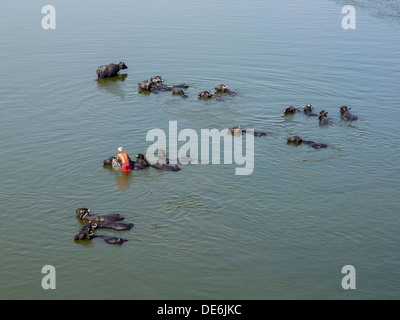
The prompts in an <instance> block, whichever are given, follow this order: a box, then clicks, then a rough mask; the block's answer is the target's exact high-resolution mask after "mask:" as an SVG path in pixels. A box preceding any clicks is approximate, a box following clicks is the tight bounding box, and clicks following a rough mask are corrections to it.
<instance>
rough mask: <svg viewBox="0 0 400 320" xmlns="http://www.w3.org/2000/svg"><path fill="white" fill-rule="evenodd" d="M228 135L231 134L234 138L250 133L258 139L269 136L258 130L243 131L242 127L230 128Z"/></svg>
mask: <svg viewBox="0 0 400 320" xmlns="http://www.w3.org/2000/svg"><path fill="white" fill-rule="evenodd" d="M228 133H230V134H232V135H234V136H237V135H242V134H243V133H250V134H253V135H254V136H256V137H262V136H266V135H267V134H266V133H265V132H262V131H257V130H247V129H243V128H242V127H241V126H235V127H232V128H229V129H228Z"/></svg>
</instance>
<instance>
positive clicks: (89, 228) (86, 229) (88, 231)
mask: <svg viewBox="0 0 400 320" xmlns="http://www.w3.org/2000/svg"><path fill="white" fill-rule="evenodd" d="M96 227H97V225H96V224H92V223H87V224H85V225H84V226H83V227H82V228H80V229H79V233H78V234H76V235H75V236H74V240H92V239H93V238H102V239H103V240H104V241H105V242H107V243H110V244H123V243H124V242H127V241H128V240H126V239H123V238H120V237H113V236H102V235H99V236H98V235H95V234H94V230H95V229H96Z"/></svg>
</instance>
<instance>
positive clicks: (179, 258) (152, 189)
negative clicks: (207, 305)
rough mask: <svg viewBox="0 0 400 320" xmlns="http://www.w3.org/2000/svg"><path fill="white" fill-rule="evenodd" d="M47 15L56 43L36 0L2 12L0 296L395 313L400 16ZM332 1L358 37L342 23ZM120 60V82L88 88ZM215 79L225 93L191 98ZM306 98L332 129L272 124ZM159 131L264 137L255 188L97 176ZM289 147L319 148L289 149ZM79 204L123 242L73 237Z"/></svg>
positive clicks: (139, 10)
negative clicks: (362, 304) (108, 219)
mask: <svg viewBox="0 0 400 320" xmlns="http://www.w3.org/2000/svg"><path fill="white" fill-rule="evenodd" d="M50 4H51V5H53V6H54V7H55V9H56V29H55V30H51V29H49V30H44V29H43V28H42V25H41V21H42V18H43V17H44V16H45V14H42V12H41V9H42V6H43V5H44V4H43V3H41V2H40V1H23V2H15V1H2V3H1V4H0V58H1V61H2V62H1V66H2V67H1V70H2V77H1V79H0V96H1V99H0V151H1V155H2V156H3V159H2V161H1V162H0V177H1V184H0V199H1V202H0V215H1V217H2V222H1V224H0V240H1V244H2V245H1V246H0V255H1V277H0V298H1V299H399V298H400V289H399V288H400V250H399V243H400V233H399V227H400V216H399V215H400V212H399V197H400V185H399V173H400V170H399V165H398V163H399V160H400V159H399V151H400V150H399V142H398V139H399V133H400V132H399V120H400V117H399V113H398V111H396V110H397V109H396V108H397V107H398V106H399V101H400V90H399V89H400V86H399V84H400V80H399V79H400V67H399V66H400V64H399V62H400V60H399V58H400V41H399V39H400V38H399V31H400V16H399V12H400V10H399V8H400V5H399V2H398V1H369V0H365V1H347V2H344V1H317V0H308V1H297V0H287V1H265V0H260V1H258V0H252V1H227V0H222V1H218V2H216V1H209V0H206V1H201V2H200V1H187V0H186V1H179V0H178V1H152V2H139V1H128V0H123V1H114V2H112V4H111V3H110V2H104V1H103V2H101V3H99V2H98V1H93V0H89V1H85V2H84V3H82V1H76V0H72V1H57V0H52V1H51V3H50ZM345 4H350V5H353V6H354V8H355V9H356V29H349V30H346V29H343V28H342V19H343V17H344V16H345V14H342V11H341V10H342V7H343V6H344V5H345ZM117 61H124V62H125V64H126V65H127V66H128V69H127V70H123V71H121V76H119V77H117V78H114V79H108V80H104V81H97V76H96V69H97V67H98V66H99V65H104V64H108V63H113V62H114V63H115V62H117ZM155 75H162V76H163V78H164V79H165V82H166V83H186V84H188V85H189V86H190V87H189V88H188V89H187V90H186V94H187V95H188V99H186V100H184V99H181V98H180V97H178V96H173V95H171V93H170V92H162V93H160V94H158V95H155V94H149V95H146V94H142V93H139V92H138V88H137V82H139V81H142V80H146V79H149V78H150V77H152V76H155ZM220 83H227V84H228V86H229V87H230V88H232V89H234V90H235V91H236V92H237V94H238V95H237V96H236V97H229V96H227V97H225V101H223V102H222V101H217V100H214V99H212V100H209V101H203V100H199V99H198V98H197V94H198V92H200V91H203V90H211V91H212V92H213V88H214V87H215V86H216V85H218V84H220ZM308 103H311V104H312V105H313V106H314V108H315V110H316V111H317V112H319V111H320V110H323V109H324V110H327V111H328V112H329V114H328V115H329V116H330V119H331V121H332V122H333V125H332V126H330V127H320V126H319V125H318V120H317V119H315V118H313V117H306V116H305V115H304V114H302V113H301V114H296V115H291V116H290V115H289V116H284V115H283V109H284V108H286V107H288V106H289V105H295V106H296V107H298V108H301V107H302V106H303V105H306V104H308ZM341 105H347V106H349V107H351V108H352V112H353V113H354V114H356V115H357V116H358V118H359V119H358V121H355V122H352V123H350V122H345V121H342V120H340V117H339V107H340V106H341ZM170 121H176V123H177V126H178V131H180V130H182V129H185V128H190V129H193V130H195V131H196V132H198V133H200V132H201V129H213V128H215V129H218V130H221V129H223V128H228V127H232V126H235V125H242V126H243V127H246V128H254V129H256V130H261V131H265V132H267V136H264V137H255V139H254V161H255V163H254V171H253V172H252V173H251V174H250V175H236V174H235V168H238V167H241V165H239V164H235V163H233V164H212V163H210V164H207V165H205V164H189V165H180V166H181V167H182V170H181V171H179V172H165V171H159V170H156V169H154V168H149V169H147V170H144V171H135V172H132V173H131V174H129V175H123V174H122V173H121V171H116V170H113V169H110V168H105V167H103V165H102V161H103V160H104V159H106V158H108V157H110V156H112V155H116V154H117V148H118V147H119V146H124V148H125V150H126V151H127V152H128V154H130V155H131V156H134V155H135V154H137V153H145V152H146V150H147V148H148V147H149V146H150V145H151V144H152V143H153V142H149V141H146V135H147V133H148V132H149V130H151V129H154V128H158V129H162V130H164V131H165V132H167V133H168V129H169V122H170ZM293 135H301V136H302V137H303V138H304V139H307V140H314V141H317V142H321V143H325V144H328V145H329V147H328V148H326V149H313V148H310V147H309V146H307V145H301V146H292V145H287V144H286V138H287V137H289V136H293ZM180 144H183V142H180ZM78 207H88V208H90V209H91V210H92V213H93V214H105V213H120V214H121V215H123V216H125V218H126V219H125V221H127V222H132V223H134V224H135V227H134V228H133V229H132V230H130V231H114V230H105V229H100V230H98V231H96V234H102V235H118V236H120V237H123V238H125V239H127V240H128V242H126V243H124V244H123V245H122V246H118V245H110V244H107V243H106V242H104V241H103V240H101V239H99V238H97V239H96V238H95V239H93V240H91V241H80V242H76V241H74V240H73V237H74V235H75V234H76V233H77V232H78V230H79V228H80V227H82V225H83V223H82V222H80V221H79V220H78V219H77V218H76V217H75V210H76V208H78ZM44 265H52V266H54V268H55V270H56V289H55V290H44V289H43V288H42V286H41V281H42V278H43V277H44V274H42V273H41V269H42V267H43V266H44ZM345 265H352V266H354V268H355V270H356V289H355V290H351V289H349V290H344V289H343V288H342V285H341V282H342V278H343V277H344V276H345V274H342V272H341V271H342V267H343V266H345Z"/></svg>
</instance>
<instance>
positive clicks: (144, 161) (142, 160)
mask: <svg viewBox="0 0 400 320" xmlns="http://www.w3.org/2000/svg"><path fill="white" fill-rule="evenodd" d="M136 162H137V163H138V164H140V165H141V166H143V167H150V163H149V162H148V161H147V159H146V157H145V155H144V154H142V153H138V154H137V155H136Z"/></svg>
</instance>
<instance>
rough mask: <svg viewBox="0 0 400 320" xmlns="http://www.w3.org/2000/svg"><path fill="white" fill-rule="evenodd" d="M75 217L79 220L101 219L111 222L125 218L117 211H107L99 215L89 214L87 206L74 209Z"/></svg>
mask: <svg viewBox="0 0 400 320" xmlns="http://www.w3.org/2000/svg"><path fill="white" fill-rule="evenodd" d="M76 217H77V218H79V219H80V220H88V221H101V222H112V221H119V220H124V219H125V218H124V217H122V216H121V215H120V214H119V213H109V214H105V215H101V216H97V215H91V214H90V209H88V208H78V209H76Z"/></svg>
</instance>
